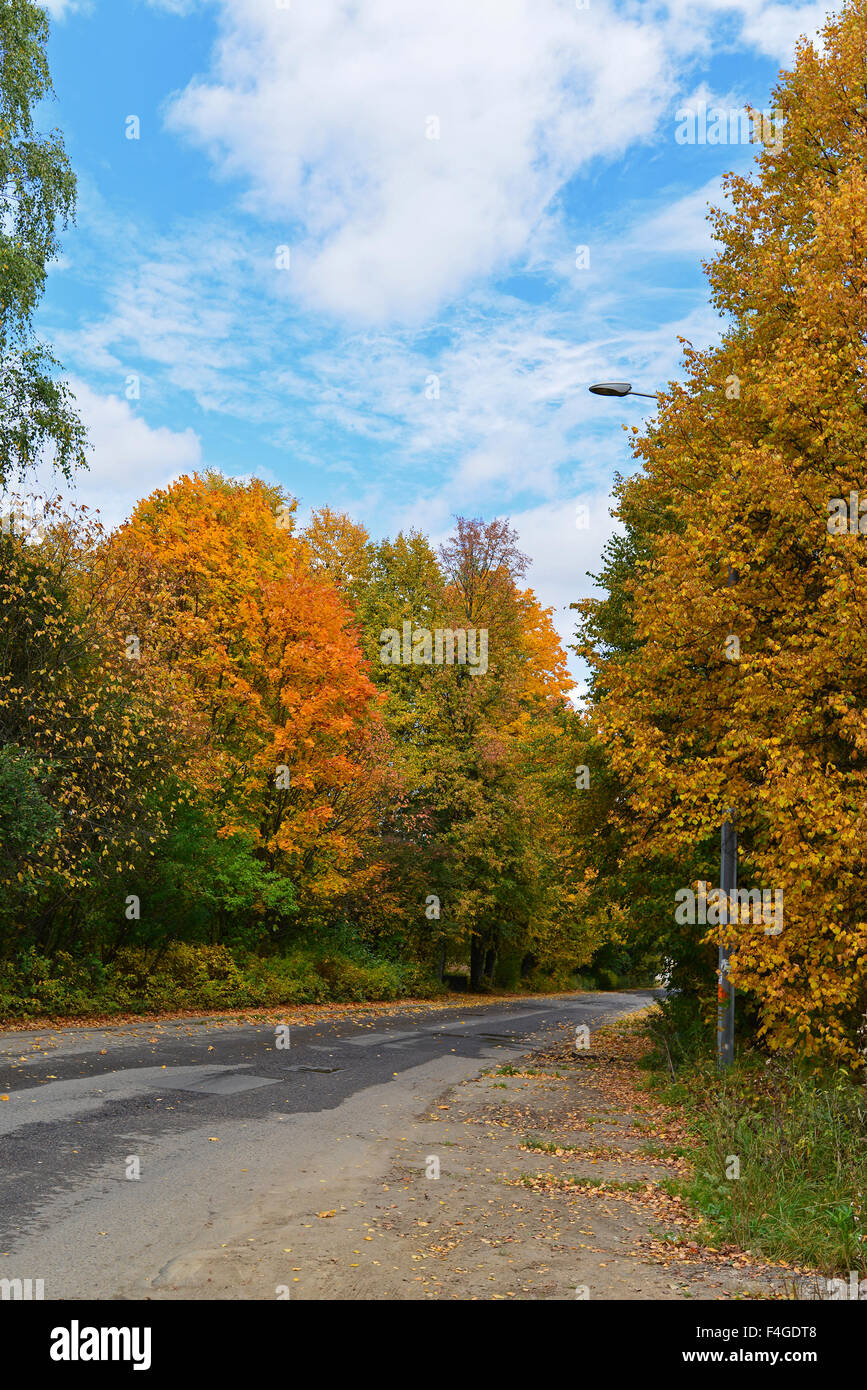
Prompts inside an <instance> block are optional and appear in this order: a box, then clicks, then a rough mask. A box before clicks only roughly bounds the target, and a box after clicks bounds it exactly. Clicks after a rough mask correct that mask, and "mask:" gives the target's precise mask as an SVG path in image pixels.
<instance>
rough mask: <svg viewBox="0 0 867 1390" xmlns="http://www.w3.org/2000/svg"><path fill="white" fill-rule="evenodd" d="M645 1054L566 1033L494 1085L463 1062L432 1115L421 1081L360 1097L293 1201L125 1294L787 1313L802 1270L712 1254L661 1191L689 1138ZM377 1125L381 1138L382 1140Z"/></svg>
mask: <svg viewBox="0 0 867 1390" xmlns="http://www.w3.org/2000/svg"><path fill="white" fill-rule="evenodd" d="M642 1046H643V1044H642V1042H641V1040H640V1036H639V1033H638V1032H637V1031H636V1030H635V1028H634V1027H633V1026H631V1024H630V1023H625V1024H624V1023H618V1024H615V1025H613V1026H608V1027H603V1028H599V1029H597V1030H596V1031H594V1032H593V1033H592V1035H591V1045H590V1047H589V1049H587V1050H586V1051H584V1050H581V1051H577V1050H576V1048H575V1041H574V1032H573V1030H572V1029H571V1028H570V1027H569V1026H568V1025H564V1027H563V1028H562V1029H559V1030H557V1031H556V1032H555V1033H554V1034H552V1033H550V1032H549V1033H547V1034H546V1035H545V1036H544V1037H543V1036H541V1035H540V1036H538V1037H536V1038H535V1039H532V1040H530V1046H529V1047H528V1046H527V1045H525V1046H524V1047H522V1049H521V1050H520V1051H515V1050H512V1051H509V1052H508V1053H503V1052H502V1051H501V1052H499V1054H498V1055H497V1057H496V1060H495V1061H494V1060H492V1062H491V1064H490V1066H489V1067H488V1068H486V1070H485V1071H484V1072H483V1073H482V1074H479V1071H478V1068H475V1069H472V1074H467V1073H468V1070H469V1069H467V1068H466V1067H463V1066H460V1065H459V1064H458V1063H457V1059H456V1062H455V1071H456V1075H455V1078H454V1081H453V1082H452V1083H451V1084H450V1085H449V1086H448V1087H447V1088H446V1089H445V1090H443V1091H442V1093H441V1094H440V1095H439V1097H438V1098H437V1099H436V1100H435V1101H434V1102H433V1103H430V1102H429V1101H428V1102H427V1103H426V1104H423V1105H421V1106H420V1102H421V1098H422V1097H423V1096H424V1095H425V1094H426V1095H427V1096H429V1095H430V1089H429V1081H430V1073H428V1075H426V1074H425V1073H426V1072H427V1068H426V1067H424V1066H422V1067H418V1068H414V1069H413V1070H412V1071H410V1072H407V1073H404V1075H403V1078H402V1080H403V1081H404V1083H405V1088H404V1090H403V1091H402V1092H401V1093H400V1094H399V1095H398V1094H397V1093H396V1092H395V1090H394V1089H393V1088H391V1087H382V1088H380V1089H381V1090H382V1095H381V1096H378V1095H375V1094H373V1092H372V1090H368V1091H365V1092H364V1093H363V1094H362V1095H359V1096H355V1097H353V1098H352V1099H351V1100H348V1101H346V1102H344V1104H343V1105H342V1106H340V1107H339V1108H338V1109H337V1110H336V1111H334V1112H331V1115H330V1119H329V1124H328V1132H327V1133H326V1132H323V1133H322V1134H321V1135H320V1140H321V1143H320V1144H318V1145H316V1146H314V1148H313V1150H312V1151H311V1152H310V1153H309V1155H307V1158H308V1160H309V1169H306V1167H305V1171H304V1172H299V1173H298V1175H297V1181H296V1182H295V1183H294V1184H292V1197H291V1200H289V1201H288V1202H287V1200H286V1195H287V1194H286V1191H285V1190H284V1191H283V1193H282V1194H281V1193H279V1192H274V1193H273V1194H272V1197H271V1200H270V1204H268V1205H267V1206H263V1204H262V1203H261V1202H257V1203H254V1204H253V1205H251V1206H250V1207H248V1208H247V1210H246V1213H245V1219H244V1221H243V1222H242V1223H241V1225H240V1226H239V1227H237V1228H236V1229H235V1231H234V1232H233V1233H231V1234H229V1233H228V1232H227V1233H226V1234H227V1235H228V1236H229V1238H228V1239H226V1240H225V1241H221V1242H220V1243H219V1244H215V1245H213V1246H209V1247H208V1248H202V1249H199V1250H197V1251H194V1252H192V1253H191V1254H190V1255H188V1256H184V1257H183V1258H181V1259H180V1260H174V1261H172V1262H170V1263H169V1264H168V1265H167V1266H166V1267H165V1268H164V1269H162V1270H161V1271H160V1273H159V1275H158V1276H157V1278H156V1279H154V1280H153V1281H152V1282H151V1283H150V1285H149V1288H148V1289H147V1291H146V1290H144V1289H143V1288H142V1287H141V1285H140V1284H139V1285H137V1286H136V1287H130V1288H128V1289H126V1290H125V1291H124V1293H123V1294H121V1296H122V1297H123V1296H126V1297H141V1296H142V1295H144V1296H145V1297H151V1298H193V1299H198V1298H203V1299H213V1298H217V1299H220V1298H227V1299H232V1298H290V1299H296V1300H297V1299H301V1300H316V1301H319V1300H323V1299H326V1300H327V1299H335V1300H343V1299H356V1300H357V1299H375V1300H418V1299H457V1300H476V1299H487V1300H505V1299H518V1300H525V1299H545V1300H548V1299H555V1300H556V1299H575V1298H578V1299H585V1298H586V1299H590V1300H593V1299H600V1298H601V1299H617V1300H636V1299H639V1300H682V1299H732V1298H739V1299H742V1298H782V1297H787V1296H788V1295H787V1291H786V1290H787V1281H788V1282H789V1283H790V1280H791V1271H789V1270H784V1269H783V1268H777V1267H774V1266H772V1265H769V1264H766V1263H761V1262H758V1261H756V1260H753V1259H752V1258H751V1257H750V1256H749V1255H748V1254H746V1253H745V1252H743V1251H739V1250H736V1249H734V1248H732V1247H727V1248H723V1249H714V1248H710V1247H708V1246H706V1245H703V1244H702V1240H701V1232H700V1225H699V1222H698V1221H697V1220H696V1218H695V1217H694V1216H693V1215H692V1214H691V1213H690V1212H689V1211H688V1210H687V1208H686V1207H685V1206H684V1205H683V1203H682V1202H681V1201H680V1199H679V1198H677V1197H674V1196H671V1195H670V1194H669V1193H668V1192H667V1191H666V1189H665V1187H664V1183H665V1180H666V1179H667V1178H671V1177H675V1176H677V1174H678V1172H680V1171H682V1169H683V1164H684V1160H683V1159H682V1158H681V1157H679V1155H678V1152H677V1151H678V1148H679V1147H680V1144H681V1142H682V1140H683V1137H684V1136H683V1134H682V1132H681V1130H680V1128H679V1125H678V1121H677V1118H676V1116H675V1115H674V1114H673V1113H672V1112H671V1111H668V1110H666V1109H665V1108H664V1107H662V1106H660V1105H658V1104H657V1103H656V1102H655V1101H654V1100H653V1099H652V1098H650V1097H649V1096H648V1095H647V1093H646V1092H645V1091H643V1090H642V1089H640V1088H639V1084H638V1083H639V1081H640V1077H641V1072H640V1069H639V1065H638V1062H639V1056H640V1052H641V1049H642ZM407 1085H411V1087H412V1088H414V1090H415V1095H416V1100H415V1104H413V1092H412V1089H410V1090H406V1086H407ZM377 1107H380V1112H381V1113H382V1115H383V1124H382V1128H383V1130H387V1133H382V1134H380V1133H377V1132H376V1126H375V1125H374V1126H373V1127H371V1125H370V1115H371V1113H375V1112H376V1109H377ZM382 1107H386V1108H387V1113H384V1112H383V1111H382ZM356 1110H357V1112H358V1113H356ZM396 1127H397V1128H396ZM362 1131H363V1132H362ZM288 1186H289V1184H288V1183H287V1187H288Z"/></svg>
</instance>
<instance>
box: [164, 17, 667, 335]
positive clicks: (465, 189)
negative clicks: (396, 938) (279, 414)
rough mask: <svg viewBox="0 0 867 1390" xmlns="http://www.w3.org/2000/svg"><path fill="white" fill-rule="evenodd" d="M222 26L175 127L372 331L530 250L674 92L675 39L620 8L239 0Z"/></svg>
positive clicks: (325, 301) (333, 301)
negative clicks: (573, 184) (206, 69)
mask: <svg viewBox="0 0 867 1390" xmlns="http://www.w3.org/2000/svg"><path fill="white" fill-rule="evenodd" d="M221 22H222V38H221V41H220V43H219V45H218V48H217V51H216V56H215V61H214V66H213V72H212V75H211V76H210V78H209V79H208V80H203V81H199V80H197V81H194V82H192V83H191V84H190V85H189V86H188V87H187V89H186V90H185V91H184V92H183V93H181V94H180V95H178V96H177V97H176V98H175V100H174V101H173V102H172V103H171V105H170V108H169V111H168V121H169V124H170V126H171V127H172V128H174V129H175V130H178V131H182V132H184V133H186V134H187V135H188V137H189V138H190V139H191V140H193V141H194V142H196V143H198V144H199V145H201V146H203V147H204V148H206V149H207V150H208V151H209V153H210V154H211V156H212V158H213V159H214V161H215V163H216V165H217V167H218V169H219V171H220V172H221V174H223V175H224V176H225V177H227V178H233V179H239V180H240V181H241V183H242V186H243V187H244V189H245V190H246V193H245V204H246V206H247V208H248V209H250V210H252V211H254V212H256V213H258V214H260V215H262V216H265V217H270V218H272V219H275V221H276V222H277V225H279V226H282V228H283V233H282V235H280V236H279V237H277V238H276V239H277V240H278V241H287V242H289V243H290V244H291V245H292V248H293V265H292V270H291V272H290V273H291V276H292V284H293V286H294V287H295V289H296V291H297V292H300V293H301V294H302V295H303V296H304V298H305V299H306V300H307V301H308V302H309V303H310V304H312V305H313V306H315V307H318V308H324V309H326V310H328V311H331V312H333V313H335V314H338V315H347V316H350V317H353V316H354V317H358V318H361V319H363V320H367V321H371V322H382V321H387V320H389V319H400V320H403V321H410V322H412V321H417V320H418V319H421V318H423V317H424V316H425V315H428V314H430V313H431V312H433V311H434V310H436V309H437V308H438V307H439V306H440V305H441V304H442V303H444V302H447V301H448V300H450V299H451V298H452V297H454V296H455V295H457V294H458V293H460V292H461V291H462V290H463V289H464V288H465V287H466V285H467V284H468V283H469V281H470V280H471V279H472V278H473V277H476V276H481V275H485V274H487V273H489V272H490V271H492V270H494V269H497V268H502V267H505V266H507V265H508V264H509V263H510V261H511V260H512V259H513V258H515V257H518V256H524V255H525V254H526V253H527V251H528V244H529V243H531V242H532V239H533V235H534V230H535V229H537V228H540V227H541V226H542V224H543V223H544V219H545V215H546V209H547V208H548V205H549V202H550V200H551V199H552V197H553V196H554V195H555V194H556V192H557V191H558V190H559V188H560V187H561V186H562V184H563V183H564V181H565V180H566V179H567V178H568V177H570V176H571V175H572V174H573V173H574V172H575V171H576V170H577V169H578V168H580V167H581V166H582V165H583V164H585V163H586V162H587V161H589V160H591V159H592V158H593V157H594V156H597V155H606V156H608V155H615V154H617V153H619V152H622V151H623V150H624V149H625V148H626V147H627V146H628V145H629V144H630V143H632V142H633V141H635V140H637V139H642V138H647V137H649V136H650V135H651V134H652V132H653V130H654V128H655V125H656V122H657V120H658V118H659V116H660V114H661V112H662V111H663V110H664V109H665V106H666V103H667V102H668V100H669V98H670V95H671V92H672V90H673V87H672V77H671V75H670V74H669V71H668V62H667V59H666V56H665V46H664V42H663V36H662V34H661V32H660V31H659V30H658V29H657V28H656V27H654V26H653V25H652V24H643V23H639V22H637V21H636V20H634V19H632V18H628V17H625V16H623V15H620V14H618V13H616V11H615V10H614V9H612V8H611V7H610V6H608V5H605V4H604V3H594V5H593V7H592V8H591V9H588V10H584V11H582V10H577V9H576V7H575V6H574V4H572V3H570V2H569V0H553V3H547V4H545V5H544V6H539V5H538V4H536V3H534V0H474V3H473V4H472V5H467V4H466V0H439V3H437V4H436V5H417V6H412V7H409V8H407V6H406V5H405V4H404V3H402V0H362V3H360V4H355V5H349V4H346V3H342V0H317V3H316V4H312V3H307V2H306V0H296V3H295V4H294V5H293V6H292V8H291V9H286V10H283V9H277V8H276V6H267V5H263V4H262V3H261V0H223V3H222V21H221ZM431 116H433V117H436V118H437V119H438V121H439V124H440V138H439V139H438V140H437V139H427V138H426V128H427V120H428V118H429V117H431Z"/></svg>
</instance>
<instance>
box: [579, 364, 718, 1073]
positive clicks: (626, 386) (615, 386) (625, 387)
mask: <svg viewBox="0 0 867 1390" xmlns="http://www.w3.org/2000/svg"><path fill="white" fill-rule="evenodd" d="M588 389H589V390H590V392H591V393H592V394H593V395H594V396H644V397H645V398H646V399H647V400H652V401H658V400H659V396H658V394H657V393H656V392H655V391H654V392H653V394H652V395H651V394H650V393H648V392H647V391H633V389H632V383H631V382H630V381H597V382H596V383H595V385H593V386H591V387H589V388H588ZM734 578H735V576H734V574H733V571H732V570H731V568H729V576H728V582H729V584H732V583H733V582H734ZM726 815H727V816H728V817H729V819H728V820H724V821H723V823H722V827H721V830H720V866H719V881H720V896H721V897H723V895H724V897H723V901H724V902H726V903H727V904H728V903H730V902H731V900H732V898H731V894H732V890H733V889H736V888H737V884H738V832H737V830H736V829H735V824H734V812H733V810H732V809H731V808H729V810H727V811H726ZM727 922H728V913H726V923H727ZM729 956H730V952H729V948H728V946H723V944H722V941H720V947H719V962H718V967H717V1013H716V1062H717V1066H718V1067H719V1068H721V1069H722V1068H723V1067H730V1066H731V1064H732V1062H733V1061H734V1059H735V992H734V988H733V986H732V982H731V979H730V978H729Z"/></svg>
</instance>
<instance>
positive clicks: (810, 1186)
mask: <svg viewBox="0 0 867 1390" xmlns="http://www.w3.org/2000/svg"><path fill="white" fill-rule="evenodd" d="M656 1028H657V1030H658V1025H656ZM651 1036H654V1031H651ZM677 1061H678V1066H677V1069H676V1071H675V1079H674V1081H672V1080H671V1075H670V1068H669V1067H668V1065H667V1060H666V1058H665V1056H664V1052H660V1053H657V1055H656V1057H655V1064H656V1067H657V1073H656V1088H657V1089H658V1090H659V1091H660V1092H661V1095H662V1098H663V1099H664V1100H666V1101H667V1102H668V1103H670V1104H672V1105H673V1106H675V1107H676V1108H677V1109H679V1110H681V1111H682V1112H683V1113H684V1115H685V1117H686V1120H687V1123H688V1125H689V1128H690V1131H691V1133H692V1135H693V1147H692V1149H691V1150H688V1151H687V1157H688V1158H689V1160H690V1162H691V1164H692V1167H693V1170H694V1171H693V1176H692V1177H691V1178H690V1179H688V1180H686V1181H682V1182H679V1183H677V1185H676V1186H677V1189H678V1190H679V1191H680V1193H681V1195H683V1196H685V1197H686V1198H687V1200H689V1201H690V1202H691V1203H692V1204H693V1205H694V1206H695V1207H696V1208H697V1209H698V1210H699V1211H700V1212H701V1213H702V1215H703V1216H704V1217H705V1219H706V1221H707V1222H708V1223H709V1224H710V1226H711V1228H712V1231H713V1234H714V1236H715V1237H716V1239H717V1241H720V1242H722V1241H725V1242H730V1243H732V1244H736V1245H738V1246H740V1247H741V1248H742V1249H747V1250H750V1251H753V1252H754V1253H757V1254H761V1255H764V1256H767V1257H768V1258H770V1259H775V1260H781V1261H785V1262H788V1263H791V1264H798V1265H808V1266H810V1267H813V1268H816V1269H819V1270H821V1271H822V1272H823V1273H825V1274H834V1275H839V1274H841V1273H846V1272H848V1271H849V1270H856V1271H858V1272H859V1275H860V1276H861V1277H863V1276H864V1275H865V1273H867V1240H865V1236H867V1225H865V1221H867V1218H865V1204H867V1198H865V1195H864V1194H865V1193H867V1094H865V1089H864V1086H863V1085H862V1084H859V1083H858V1082H857V1081H856V1080H854V1079H853V1078H852V1077H851V1076H850V1075H849V1074H847V1073H845V1072H842V1071H840V1072H836V1073H831V1074H825V1075H819V1074H816V1073H815V1072H813V1073H811V1072H809V1071H807V1070H806V1069H805V1068H804V1067H803V1066H798V1064H797V1063H795V1062H794V1061H791V1060H778V1059H776V1058H769V1057H768V1056H767V1055H766V1054H763V1053H760V1052H759V1051H758V1050H756V1049H745V1050H744V1051H743V1052H742V1053H741V1055H740V1057H739V1058H738V1060H737V1061H736V1063H735V1065H734V1066H733V1067H732V1068H731V1069H730V1070H729V1071H728V1072H726V1073H719V1072H718V1071H717V1069H716V1065H715V1062H714V1060H713V1059H712V1058H710V1057H707V1056H702V1057H698V1058H695V1057H693V1058H688V1057H679V1058H678V1059H677ZM733 1157H736V1158H738V1159H739V1163H740V1169H739V1172H740V1175H739V1177H737V1178H735V1177H727V1176H726V1173H727V1169H728V1171H730V1172H733V1171H735V1170H734V1167H733V1165H732V1163H731V1159H732V1158H733Z"/></svg>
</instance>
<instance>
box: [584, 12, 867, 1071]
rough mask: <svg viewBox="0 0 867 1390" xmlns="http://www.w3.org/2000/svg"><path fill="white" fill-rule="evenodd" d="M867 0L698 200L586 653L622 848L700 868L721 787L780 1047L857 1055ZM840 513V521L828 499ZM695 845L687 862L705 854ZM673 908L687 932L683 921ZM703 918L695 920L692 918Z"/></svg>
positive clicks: (866, 765) (743, 966) (708, 854)
mask: <svg viewBox="0 0 867 1390" xmlns="http://www.w3.org/2000/svg"><path fill="white" fill-rule="evenodd" d="M865 41H867V9H865V5H864V3H863V0H853V3H849V4H846V5H844V7H843V9H842V11H841V13H840V15H839V17H838V18H835V19H832V20H830V21H829V22H828V24H827V26H826V29H825V33H824V44H823V47H822V49H821V50H820V49H817V48H816V47H814V46H813V45H812V44H809V43H806V42H802V43H801V44H800V45H799V48H798V52H797V57H796V61H795V64H794V67H793V69H792V71H791V72H785V73H783V74H782V75H781V79H780V83H779V86H778V88H777V90H776V91H775V93H774V102H773V105H774V107H775V108H777V109H779V110H780V111H781V112H782V115H783V119H784V125H783V126H782V128H781V131H780V138H779V139H775V140H773V141H772V142H771V143H769V144H767V145H766V146H765V147H764V148H762V149H760V151H759V153H758V157H757V164H756V170H755V173H754V174H753V176H751V177H749V178H740V177H735V176H731V177H730V178H729V179H728V181H727V183H728V192H729V195H730V201H731V208H730V210H729V211H718V212H716V213H715V214H714V226H715V233H716V236H717V238H718V240H719V242H720V250H719V253H718V254H717V255H716V257H715V258H714V260H713V261H712V262H711V264H710V265H709V268H708V269H709V278H710V284H711V292H712V300H713V303H714V304H715V306H716V307H717V308H718V309H719V310H720V312H721V313H722V314H723V315H725V316H726V318H727V321H728V326H727V328H726V331H725V333H724V336H723V339H722V342H721V345H720V346H719V347H718V348H716V349H712V350H709V351H706V352H699V351H695V350H693V349H692V347H690V346H689V345H687V348H686V355H685V372H686V379H685V381H684V382H683V384H682V385H673V386H671V387H670V388H669V390H668V391H667V392H666V393H664V396H663V399H662V403H661V410H660V415H659V419H658V421H657V422H655V423H654V424H652V425H651V427H650V428H649V429H648V430H647V432H646V434H645V435H644V436H643V437H641V438H640V439H639V440H638V442H637V446H636V451H637V455H638V457H639V458H640V459H641V461H642V469H641V471H640V472H639V473H638V474H637V475H636V476H635V477H634V478H631V479H629V480H627V481H626V482H624V483H623V484H622V485H621V487H620V489H619V498H620V508H621V510H622V513H623V515H624V516H625V517H626V518H627V519H628V518H632V521H633V523H634V525H635V527H636V530H635V536H636V547H635V565H634V569H633V572H632V574H631V576H627V577H625V584H624V591H625V592H627V593H628V604H627V605H626V611H624V613H623V614H622V616H623V619H624V627H623V639H624V640H623V642H622V644H621V645H620V647H619V648H618V649H617V650H615V651H613V652H609V653H605V652H604V651H603V652H600V653H597V658H598V661H599V670H598V674H597V682H598V688H599V692H600V699H599V704H598V716H599V719H600V722H601V724H602V726H603V727H604V730H605V743H606V751H607V755H608V757H609V758H610V764H611V767H612V768H613V770H614V772H615V774H616V775H617V777H618V778H619V779H620V780H621V782H622V784H623V786H624V788H625V789H626V799H627V802H628V804H627V806H625V807H624V808H623V811H622V814H621V818H620V824H621V826H622V827H623V828H624V830H625V831H626V833H627V835H628V836H629V839H630V842H631V844H632V847H633V852H634V854H635V855H646V854H651V855H653V856H661V857H662V858H666V857H668V858H670V859H672V860H674V861H677V862H679V864H680V865H681V866H682V869H683V872H684V874H685V875H688V877H686V878H685V879H684V883H685V884H686V883H689V882H690V880H691V879H692V878H693V876H695V875H696V870H698V872H699V874H700V876H702V877H704V878H706V879H709V880H711V881H715V868H714V862H713V858H712V846H713V845H714V841H715V838H716V834H717V831H718V826H719V824H720V821H721V820H722V818H723V817H724V815H726V814H727V811H728V809H729V808H733V810H734V814H735V815H736V818H737V823H738V826H739V828H740V839H741V865H740V881H741V883H742V884H743V885H744V886H750V887H756V888H759V889H766V890H768V891H770V892H777V891H779V892H781V893H782V894H783V900H784V922H783V927H782V931H780V932H779V933H777V932H774V931H773V930H771V931H768V930H766V927H767V925H768V924H767V923H764V922H755V921H752V920H751V921H749V922H743V921H741V922H738V923H736V924H728V925H723V926H721V927H718V928H716V929H712V930H711V931H710V932H709V933H708V937H709V939H716V938H718V937H719V936H720V935H723V936H725V937H727V938H728V940H729V941H730V944H731V945H732V947H733V951H734V955H733V963H732V976H733V980H734V983H735V985H736V988H737V989H738V990H739V991H745V992H746V994H747V998H748V999H749V1000H752V1001H753V1004H754V1005H755V1008H756V1009H757V1013H758V1028H759V1035H760V1036H761V1037H762V1038H763V1039H764V1040H765V1041H766V1042H767V1044H768V1045H769V1046H771V1047H773V1048H785V1049H790V1050H795V1051H797V1052H798V1053H800V1054H801V1055H808V1056H821V1057H825V1058H828V1057H831V1058H834V1059H837V1060H838V1061H839V1062H842V1063H844V1064H848V1065H856V1066H857V1065H859V1063H860V1049H861V1048H862V1047H863V1027H864V1020H865V1012H867V889H865V881H867V880H865V873H864V862H863V859H864V856H863V826H862V820H863V805H864V792H865V774H867V725H865V695H867V641H865V630H864V625H863V622H862V620H861V619H862V614H863V611H864V600H865V586H867V552H865V550H864V545H865V537H864V532H865V531H867V524H865V526H864V531H862V529H861V514H860V508H861V501H860V488H861V484H862V480H863V459H864V455H865V446H867V438H865V432H867V422H865V414H867V402H865V396H864V382H865V378H867V359H865V354H867V317H865V315H867V269H865V267H867V256H865V249H867V248H865V239H867V217H865V211H864V209H865V191H867V189H865V182H867V176H865V153H867V114H865V104H864V92H865V82H867V70H865V53H867V42H865ZM844 516H845V523H843V522H842V521H841V518H843V517H844ZM702 861H703V862H702ZM686 934H688V932H687V933H686ZM694 934H695V931H693V935H694Z"/></svg>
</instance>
